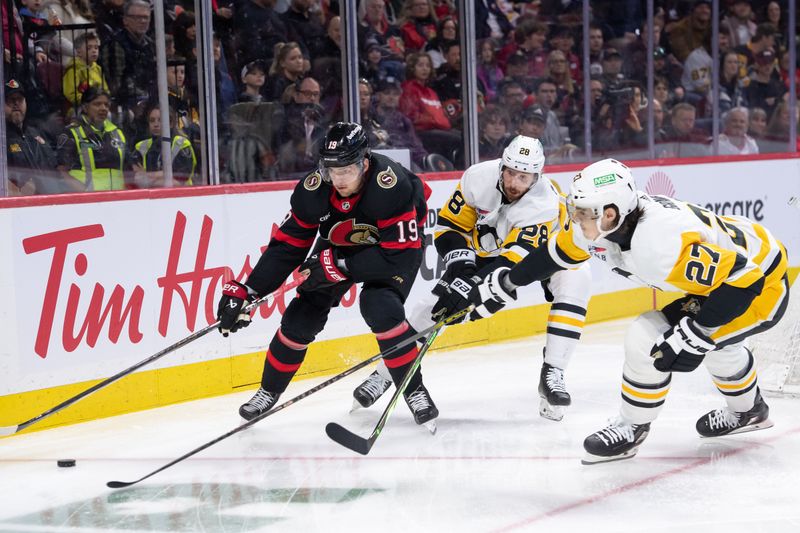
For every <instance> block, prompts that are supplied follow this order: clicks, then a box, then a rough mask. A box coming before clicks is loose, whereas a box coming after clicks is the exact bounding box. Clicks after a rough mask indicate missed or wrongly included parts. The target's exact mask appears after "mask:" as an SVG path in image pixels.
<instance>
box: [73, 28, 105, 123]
mask: <svg viewBox="0 0 800 533" xmlns="http://www.w3.org/2000/svg"><path fill="white" fill-rule="evenodd" d="M73 45H74V50H75V57H74V58H73V59H72V60H71V61H70V62H69V63H68V64H67V68H66V70H65V71H64V78H63V81H62V87H63V90H64V97H65V98H66V99H67V101H68V102H69V103H70V105H71V106H72V108H73V109H74V110H75V113H76V114H77V106H79V105H80V103H81V96H82V95H83V93H84V92H85V91H86V89H88V88H89V87H102V88H103V89H105V90H106V91H108V83H106V79H105V77H104V76H103V68H102V67H101V66H100V64H99V63H98V62H97V59H98V58H99V57H100V39H99V38H98V37H97V34H95V33H92V32H88V33H81V34H80V35H78V36H77V37H76V38H75V42H74V43H73Z"/></svg>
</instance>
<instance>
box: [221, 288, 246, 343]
mask: <svg viewBox="0 0 800 533" xmlns="http://www.w3.org/2000/svg"><path fill="white" fill-rule="evenodd" d="M249 303H250V293H249V291H248V290H247V286H246V285H243V284H241V283H239V282H238V281H236V280H228V281H226V282H225V285H223V286H222V298H220V299H219V305H217V320H219V326H218V327H217V329H218V330H219V332H220V333H222V336H223V337H227V336H228V333H236V332H237V331H239V330H240V329H241V328H246V327H247V326H249V325H250V313H248V312H245V311H243V309H244V308H245V307H247V304H249Z"/></svg>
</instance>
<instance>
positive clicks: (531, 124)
mask: <svg viewBox="0 0 800 533" xmlns="http://www.w3.org/2000/svg"><path fill="white" fill-rule="evenodd" d="M546 124H547V114H546V113H545V112H544V110H543V109H542V106H539V105H532V106H530V107H529V108H527V109H526V110H525V111H523V113H522V119H521V120H520V123H519V128H518V129H517V133H518V134H520V135H525V136H526V137H533V138H534V139H541V138H542V135H544V128H545V125H546Z"/></svg>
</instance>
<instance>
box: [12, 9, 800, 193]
mask: <svg viewBox="0 0 800 533" xmlns="http://www.w3.org/2000/svg"><path fill="white" fill-rule="evenodd" d="M16 1H17V3H16V5H15V6H14V10H13V13H8V6H9V5H10V4H11V3H9V2H5V1H4V2H0V4H2V16H3V20H2V22H3V37H4V43H3V44H4V61H5V66H4V70H5V73H6V80H5V83H6V110H5V111H6V123H7V128H9V131H13V132H14V135H12V136H9V139H10V140H9V145H8V151H9V161H10V164H14V165H18V166H19V167H20V168H19V169H18V170H16V171H12V172H10V175H11V184H10V191H11V193H13V194H32V193H36V192H39V193H45V192H46V193H52V192H59V191H75V190H100V189H104V188H107V189H121V188H136V187H150V186H160V185H163V183H164V180H163V172H162V169H161V159H160V144H161V143H160V142H158V141H159V140H160V138H161V134H160V121H161V117H160V113H159V112H158V107H157V106H156V105H155V103H156V96H157V86H156V80H157V76H156V75H155V73H156V46H155V40H154V38H155V33H154V27H153V13H152V10H153V8H152V6H151V4H150V3H149V2H148V1H147V0H16ZM787 1H789V0H773V1H766V0H759V1H756V0H753V1H748V0H720V21H719V22H720V26H719V28H720V31H719V40H718V42H713V43H712V38H711V35H712V32H711V2H709V1H702V0H660V1H659V0H657V1H656V2H655V17H654V21H653V25H652V26H653V27H652V28H648V25H647V23H646V18H645V13H646V9H645V2H644V1H637V0H628V1H625V2H617V1H612V0H592V2H591V7H592V11H591V13H592V19H591V21H590V24H589V26H588V27H589V34H588V42H589V72H584V68H583V67H584V65H583V60H582V57H581V52H582V43H583V36H582V29H583V28H582V2H580V1H577V0H558V1H556V0H537V1H532V2H522V3H512V2H510V1H508V0H476V1H475V8H476V17H477V20H476V28H475V34H476V36H477V38H478V39H479V40H478V42H477V54H476V55H477V57H476V60H477V65H476V67H477V88H478V93H479V102H478V108H479V124H478V128H479V147H480V150H479V155H480V158H481V159H490V158H495V157H498V154H500V153H502V149H503V147H504V146H505V144H506V143H507V142H508V141H509V140H510V139H511V138H512V137H513V136H515V135H516V134H518V133H524V134H528V135H534V136H535V137H537V138H539V139H541V141H542V143H543V145H544V148H545V151H546V154H547V156H548V157H549V161H551V162H565V161H578V160H581V158H582V157H585V154H584V148H585V146H587V144H588V142H589V139H587V138H586V132H587V130H588V131H589V132H590V134H591V146H592V153H593V155H594V156H595V157H598V156H601V155H610V154H613V155H618V156H619V157H628V158H632V157H648V156H649V155H650V152H649V150H648V147H649V137H648V132H649V128H648V119H649V116H650V114H651V109H652V115H653V119H654V124H653V131H654V132H655V138H654V141H655V143H656V154H655V155H656V156H657V157H681V156H702V155H709V154H712V153H713V151H712V147H713V146H714V145H715V144H717V145H718V150H719V152H718V153H720V154H754V153H764V152H777V151H786V150H787V149H789V147H788V140H789V132H790V131H791V129H792V128H797V122H798V121H797V117H790V116H789V106H788V94H789V93H788V87H789V80H790V78H791V77H794V78H796V79H798V78H800V69H798V68H797V66H796V65H789V53H788V50H787V48H786V46H787V43H788V38H787V32H788V31H790V30H791V31H796V30H795V29H794V28H791V29H790V28H788V24H787V22H786V9H787ZM457 5H458V3H457V2H455V1H454V0H360V1H359V2H358V35H357V41H358V43H357V44H358V58H357V60H358V66H359V74H360V81H359V96H360V98H359V102H360V107H361V116H362V123H363V124H364V126H365V127H366V128H367V130H368V132H369V135H370V138H371V141H372V145H373V146H374V147H376V148H405V149H408V150H409V154H410V158H411V163H412V166H413V168H414V169H415V170H440V169H445V168H453V167H454V166H455V167H456V168H458V167H462V166H463V165H464V157H463V134H462V129H463V117H462V107H463V105H462V102H461V98H462V97H461V63H462V54H461V49H460V48H461V47H460V44H459V33H460V31H459V27H458V12H457ZM212 6H213V9H214V13H213V29H214V34H213V40H214V43H213V62H214V70H215V72H214V74H215V80H216V102H217V119H218V125H219V132H218V141H219V143H218V144H219V147H220V166H221V170H222V175H223V177H224V180H226V181H230V182H251V181H262V180H272V179H292V178H298V177H300V176H302V175H304V174H305V173H307V172H308V171H310V170H312V169H313V168H314V167H315V166H316V153H317V150H318V147H319V143H320V142H321V139H322V138H323V137H324V133H325V130H326V128H327V126H328V125H329V124H330V123H332V122H333V121H336V120H340V119H341V118H342V113H343V108H342V83H341V46H342V32H341V23H342V21H341V18H340V16H339V13H338V9H339V5H338V2H336V1H335V0H215V1H214V2H212ZM193 8H194V2H189V1H188V0H166V1H165V21H166V32H167V40H166V48H167V59H168V67H167V75H168V85H169V107H170V130H171V136H172V140H171V142H172V144H171V146H172V152H173V154H174V158H175V160H176V163H175V164H174V165H173V170H174V176H175V177H174V180H173V185H191V184H197V183H198V179H197V177H196V173H197V169H198V168H199V165H200V161H199V158H200V150H199V143H200V130H201V128H200V113H199V108H200V105H199V98H198V72H197V42H196V41H197V35H198V31H197V24H198V21H197V17H196V16H195V14H194V13H193V12H192V9H193ZM650 32H652V33H653V35H654V39H655V43H656V47H655V50H654V54H653V63H654V67H655V68H654V70H655V72H654V91H653V94H647V91H646V87H647V82H648V79H647V64H648V47H647V38H648V34H649V33H650ZM714 47H718V48H719V58H720V64H719V65H718V66H715V65H713V60H712V57H713V53H712V52H713V48H714ZM713 76H717V77H718V80H719V98H718V105H719V108H720V110H721V111H722V116H721V119H720V124H719V131H720V133H721V135H720V136H719V138H718V139H717V141H718V142H717V143H714V142H712V141H713V139H712V138H711V134H712V131H713V113H712V110H713V106H714V104H715V102H714V98H713V94H712V91H711V88H712V80H713ZM587 79H588V83H589V87H590V98H589V101H590V106H589V109H588V116H587V113H586V112H585V110H584V96H583V94H584V82H585V80H587ZM23 104H24V105H23ZM587 124H588V126H587ZM12 141H13V142H12ZM26 165H27V167H26ZM22 168H30V169H34V168H41V169H47V170H48V172H42V173H40V174H41V176H44V177H41V176H40V177H37V178H36V179H25V178H24V175H25V174H26V173H25V172H23V171H22V170H21V169H22ZM53 169H56V170H55V171H54V170H53Z"/></svg>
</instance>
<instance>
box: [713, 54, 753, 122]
mask: <svg viewBox="0 0 800 533" xmlns="http://www.w3.org/2000/svg"><path fill="white" fill-rule="evenodd" d="M739 67H740V65H739V54H737V53H736V52H734V51H732V50H731V51H728V52H727V53H726V54H724V55H723V56H722V68H720V70H719V109H720V111H722V112H725V111H727V110H729V109H732V108H734V107H743V106H744V105H745V103H746V101H745V98H744V87H745V81H746V78H745V79H742V78H740V77H739Z"/></svg>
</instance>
